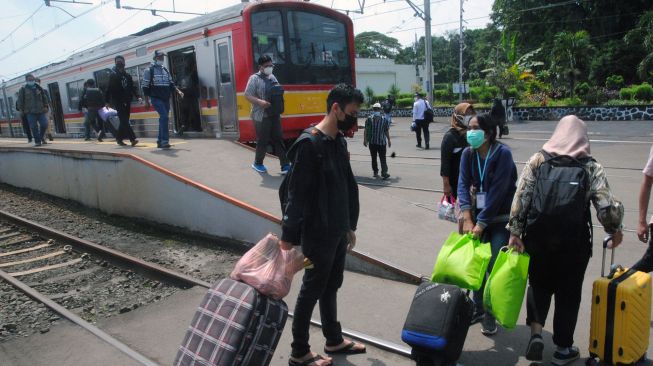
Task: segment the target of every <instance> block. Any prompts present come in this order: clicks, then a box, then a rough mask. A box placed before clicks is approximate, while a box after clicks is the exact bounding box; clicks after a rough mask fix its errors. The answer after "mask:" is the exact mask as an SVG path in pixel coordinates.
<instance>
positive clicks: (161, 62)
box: [154, 60, 163, 66]
mask: <svg viewBox="0 0 653 366" xmlns="http://www.w3.org/2000/svg"><path fill="white" fill-rule="evenodd" d="M154 63H155V64H157V66H163V61H161V60H156V61H154Z"/></svg>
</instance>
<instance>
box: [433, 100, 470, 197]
mask: <svg viewBox="0 0 653 366" xmlns="http://www.w3.org/2000/svg"><path fill="white" fill-rule="evenodd" d="M474 115H476V112H475V111H474V107H473V106H472V105H471V104H469V103H460V104H458V105H457V106H456V107H455V108H454V112H453V116H451V128H450V129H449V131H447V132H446V133H445V134H444V137H442V143H441V145H440V162H441V165H440V176H441V177H442V186H443V187H444V188H443V191H444V195H445V196H446V197H453V198H455V199H458V174H459V173H460V159H461V157H462V154H463V150H464V149H465V148H466V147H467V145H468V144H467V126H469V122H470V121H471V119H472V117H474Z"/></svg>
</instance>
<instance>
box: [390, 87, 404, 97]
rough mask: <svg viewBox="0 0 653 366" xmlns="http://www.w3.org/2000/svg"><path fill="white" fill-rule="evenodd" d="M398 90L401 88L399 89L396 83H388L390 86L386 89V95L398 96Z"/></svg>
mask: <svg viewBox="0 0 653 366" xmlns="http://www.w3.org/2000/svg"><path fill="white" fill-rule="evenodd" d="M400 92H401V90H400V89H399V87H398V86H397V84H392V85H390V88H389V89H388V96H390V95H391V96H393V97H395V98H397V97H398V96H399V93H400Z"/></svg>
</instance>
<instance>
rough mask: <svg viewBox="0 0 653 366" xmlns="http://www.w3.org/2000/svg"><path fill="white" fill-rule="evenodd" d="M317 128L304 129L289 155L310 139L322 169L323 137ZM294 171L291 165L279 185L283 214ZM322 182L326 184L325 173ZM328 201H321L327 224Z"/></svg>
mask: <svg viewBox="0 0 653 366" xmlns="http://www.w3.org/2000/svg"><path fill="white" fill-rule="evenodd" d="M316 132H317V131H316V129H315V128H314V127H310V128H307V129H305V130H304V132H302V134H301V135H299V137H298V138H297V140H295V142H294V143H293V144H292V146H291V147H290V149H288V155H289V156H290V155H291V152H293V151H294V150H295V149H296V148H297V146H298V145H299V144H300V143H301V142H302V141H304V140H310V141H311V143H312V144H313V147H314V148H315V151H316V152H317V159H318V161H319V164H320V169H321V165H322V159H323V158H324V147H323V146H322V138H321V136H320V134H319V133H316ZM292 173H293V167H292V166H291V167H290V170H289V171H288V173H287V174H286V176H285V177H284V178H283V181H282V182H281V185H280V186H279V202H280V203H281V214H282V215H285V213H286V207H288V185H289V182H290V180H291V179H292ZM320 180H321V183H320V184H325V182H324V175H323V174H320ZM321 201H323V200H321ZM326 205H327V203H326V202H319V206H320V207H319V208H320V212H321V216H322V222H323V223H324V224H325V225H326V223H327V206H326Z"/></svg>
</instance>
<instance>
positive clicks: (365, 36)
mask: <svg viewBox="0 0 653 366" xmlns="http://www.w3.org/2000/svg"><path fill="white" fill-rule="evenodd" d="M354 44H355V45H356V54H357V55H358V57H363V58H394V57H395V56H397V54H399V51H400V50H401V44H400V43H399V41H398V40H397V39H396V38H392V37H388V36H386V35H385V34H381V33H379V32H363V33H359V34H357V35H356V37H354Z"/></svg>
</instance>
